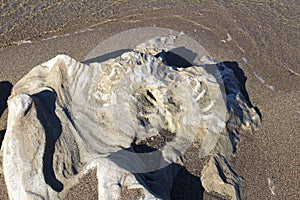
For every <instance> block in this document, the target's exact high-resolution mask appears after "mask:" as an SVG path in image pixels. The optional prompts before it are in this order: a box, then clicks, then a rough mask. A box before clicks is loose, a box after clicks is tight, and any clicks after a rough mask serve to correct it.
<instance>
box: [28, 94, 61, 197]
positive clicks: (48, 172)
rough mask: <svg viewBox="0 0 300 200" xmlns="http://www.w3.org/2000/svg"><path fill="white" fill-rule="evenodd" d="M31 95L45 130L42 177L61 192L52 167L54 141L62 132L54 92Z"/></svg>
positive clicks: (59, 183)
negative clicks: (56, 111)
mask: <svg viewBox="0 0 300 200" xmlns="http://www.w3.org/2000/svg"><path fill="white" fill-rule="evenodd" d="M31 97H32V99H33V101H34V103H35V105H36V110H37V118H38V119H39V121H40V123H41V124H42V126H43V128H44V130H45V132H46V133H45V134H46V135H45V137H46V144H45V150H44V156H43V174H44V179H45V182H46V183H47V184H48V185H49V186H50V187H51V188H52V189H53V190H55V191H57V192H61V191H62V190H63V184H62V183H61V182H60V181H59V180H57V179H56V176H55V172H54V169H53V156H54V151H55V143H56V141H57V140H58V139H59V137H60V135H61V132H62V126H61V122H60V120H59V118H58V117H57V115H56V114H55V102H56V94H55V93H54V92H52V91H49V90H44V91H42V92H39V93H37V94H34V95H32V96H31Z"/></svg>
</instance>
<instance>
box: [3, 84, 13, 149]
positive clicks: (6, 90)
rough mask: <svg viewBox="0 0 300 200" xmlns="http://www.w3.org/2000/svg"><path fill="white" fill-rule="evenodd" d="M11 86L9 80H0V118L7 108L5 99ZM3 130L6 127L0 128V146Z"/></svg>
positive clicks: (4, 130)
mask: <svg viewBox="0 0 300 200" xmlns="http://www.w3.org/2000/svg"><path fill="white" fill-rule="evenodd" d="M12 87H13V85H12V84H11V82H9V81H1V82H0V118H1V117H2V115H3V113H4V111H5V110H6V109H7V99H8V97H9V96H10V94H11V90H12ZM5 117H7V116H5ZM5 120H6V119H5ZM5 132H6V129H3V130H0V148H1V146H2V142H3V140H4V135H5Z"/></svg>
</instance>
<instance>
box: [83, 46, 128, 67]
mask: <svg viewBox="0 0 300 200" xmlns="http://www.w3.org/2000/svg"><path fill="white" fill-rule="evenodd" d="M130 51H132V49H120V50H118V51H113V52H110V53H107V54H104V55H102V56H98V57H94V58H90V59H88V60H84V61H83V62H82V63H84V64H90V63H94V62H99V63H100V62H104V61H106V60H108V59H111V58H116V57H118V56H120V55H122V54H123V53H126V52H130Z"/></svg>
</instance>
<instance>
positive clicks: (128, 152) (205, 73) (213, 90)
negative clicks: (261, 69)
mask: <svg viewBox="0 0 300 200" xmlns="http://www.w3.org/2000/svg"><path fill="white" fill-rule="evenodd" d="M175 38H176V37H174V36H170V37H160V38H156V39H154V40H151V41H149V42H147V43H145V44H142V45H139V46H138V47H137V48H136V49H135V51H132V52H128V53H124V54H122V55H121V56H119V57H117V58H115V59H110V60H107V61H105V62H103V63H90V64H82V63H80V62H77V61H76V60H74V59H72V58H70V57H68V56H66V55H59V56H57V57H55V58H53V59H51V60H50V61H48V62H46V63H43V64H41V65H39V66H37V67H35V68H34V69H33V70H31V71H30V72H29V73H28V74H27V75H26V76H24V77H23V78H22V79H21V80H20V81H19V82H18V83H17V84H16V85H15V86H14V88H13V91H12V94H11V96H10V98H9V101H8V108H9V114H8V125H7V131H6V135H5V138H4V141H3V145H2V151H3V169H4V176H5V181H6V184H7V188H8V193H9V197H10V198H11V199H64V198H65V195H66V194H67V192H68V190H69V189H70V188H71V187H72V186H73V185H75V184H76V183H77V182H78V181H79V179H80V177H82V176H83V175H84V174H86V173H88V172H89V171H90V170H92V169H95V168H96V170H97V179H98V198H99V199H120V198H121V197H122V193H124V191H126V190H130V189H132V190H136V191H139V192H138V193H139V195H138V196H139V198H141V199H170V191H171V189H172V182H173V179H174V177H175V175H176V172H177V170H176V169H175V168H174V169H173V168H172V165H171V164H172V163H175V162H177V163H180V159H181V157H182V155H183V154H184V151H185V150H186V149H187V148H188V147H189V145H190V144H191V143H192V142H193V141H195V140H197V141H200V142H202V145H201V148H200V149H199V158H196V159H202V158H208V159H207V160H208V163H207V164H206V166H205V167H204V169H203V171H202V176H201V181H202V184H203V186H204V188H205V190H207V191H208V192H212V193H217V194H219V195H221V196H223V197H228V198H230V199H238V198H239V189H240V186H239V185H240V178H239V177H238V175H236V174H235V173H234V171H233V170H232V169H231V167H230V165H229V161H230V156H231V155H232V153H234V151H235V148H236V143H237V141H238V134H239V131H245V130H246V131H247V130H251V128H252V127H255V126H256V125H257V124H258V122H259V118H258V115H257V114H256V112H255V110H254V109H253V108H251V107H250V105H249V104H248V102H247V100H246V99H245V98H244V97H243V94H242V93H241V91H240V89H241V88H240V86H239V84H238V81H237V80H236V79H235V78H234V76H233V72H232V71H231V70H230V69H228V68H226V66H224V65H222V64H218V65H215V64H214V62H212V61H210V60H209V59H207V63H208V62H210V63H208V64H207V65H201V66H192V65H190V66H186V65H185V66H177V65H176V64H173V63H172V64H170V63H171V62H170V59H168V56H170V54H168V51H169V50H171V49H172V42H173V40H174V39H175ZM223 81H224V84H223Z"/></svg>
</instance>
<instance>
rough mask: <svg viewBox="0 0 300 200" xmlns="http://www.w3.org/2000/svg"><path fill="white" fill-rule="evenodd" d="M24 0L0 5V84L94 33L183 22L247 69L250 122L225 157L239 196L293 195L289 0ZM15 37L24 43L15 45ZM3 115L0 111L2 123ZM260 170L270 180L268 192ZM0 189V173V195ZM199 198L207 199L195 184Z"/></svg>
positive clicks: (298, 169)
mask: <svg viewBox="0 0 300 200" xmlns="http://www.w3.org/2000/svg"><path fill="white" fill-rule="evenodd" d="M24 2H25V1H24ZM26 2H27V1H26ZM30 2H31V3H27V4H24V5H23V6H20V5H12V7H11V8H9V6H7V7H3V5H0V6H1V7H0V8H1V10H0V13H1V14H0V26H1V27H0V47H1V50H0V69H1V70H0V84H1V83H2V82H3V81H10V82H11V83H12V84H15V83H16V82H17V81H18V80H19V79H20V78H21V77H22V76H24V75H25V74H26V73H27V72H28V71H29V70H30V69H32V67H34V66H36V65H38V64H40V63H42V62H45V61H47V60H48V59H50V58H52V57H54V56H55V55H57V54H61V53H64V54H68V55H69V56H71V57H73V58H75V59H77V60H81V61H83V60H84V59H85V57H86V56H87V55H88V53H89V52H90V51H91V50H92V49H94V48H95V47H96V46H97V45H98V44H99V43H100V42H101V41H103V40H104V39H106V38H108V37H109V36H112V35H114V34H116V33H119V32H121V31H124V30H128V29H130V28H137V27H147V26H151V27H152V26H156V27H164V28H170V29H174V30H176V31H179V32H180V31H183V32H184V33H185V34H187V35H189V36H190V37H192V38H194V39H195V40H196V41H198V42H199V43H200V44H201V45H202V46H203V47H204V48H205V49H206V50H207V52H209V54H210V55H211V56H212V57H214V58H216V59H218V60H219V61H236V62H238V65H239V67H240V68H241V69H242V70H243V72H244V74H245V76H246V77H247V81H246V89H247V92H248V94H249V97H250V100H251V102H252V104H253V106H255V107H257V108H258V109H259V111H260V112H261V114H262V125H261V126H260V127H259V130H258V131H256V132H253V134H252V135H250V134H249V135H241V141H240V143H239V148H238V151H237V155H236V156H235V157H234V158H233V163H232V167H233V169H234V170H235V171H236V172H237V173H238V174H239V175H240V176H242V177H243V178H244V182H243V185H242V186H243V187H242V190H241V197H242V199H299V198H300V190H299V188H300V181H299V180H300V157H299V144H300V137H299V130H300V123H299V119H300V103H299V99H300V91H299V88H300V66H299V53H300V50H299V47H300V41H299V40H300V37H299V36H300V34H299V33H300V31H299V30H300V14H299V10H300V3H299V2H298V1H296V0H294V1H285V2H282V3H279V2H277V1H276V2H273V1H272V2H273V3H272V2H271V1H264V2H263V3H254V2H248V1H235V2H231V3H222V2H221V1H210V3H207V2H196V1H193V3H183V2H171V1H168V2H167V1H159V2H157V1H145V2H139V1H129V2H127V1H116V2H115V3H112V1H101V3H93V4H91V3H88V1H86V2H85V1H72V3H70V2H68V3H66V2H63V1H53V2H52V3H48V4H47V3H45V4H44V2H46V1H36V2H35V1H30ZM99 2H100V1H99ZM36 4H38V5H36ZM24 10H25V11H26V10H30V12H24ZM13 11H14V12H13ZM20 16H21V17H20ZM12 22H13V23H12ZM53 36H54V37H53ZM50 38H53V39H50ZM22 41H23V42H22ZM24 41H27V42H29V41H30V43H25V44H20V43H24ZM6 116H7V114H6V112H4V113H3V114H2V113H1V118H0V122H1V127H0V128H1V129H2V130H0V131H2V132H3V131H4V130H5V127H4V126H5V118H6ZM2 124H4V126H2ZM193 156H195V157H197V156H196V152H195V155H191V157H193ZM197 158H198V157H197ZM186 165H187V166H186V169H187V170H189V171H190V172H191V174H194V175H195V177H197V175H199V174H198V172H197V171H199V169H197V167H196V166H197V165H196V164H195V162H188V163H186ZM268 179H269V180H271V181H273V183H274V185H275V190H274V193H275V194H274V195H273V194H272V193H271V191H270V189H269V185H268ZM93 181H94V176H92V175H90V176H88V177H86V178H85V179H84V180H83V181H82V183H81V185H80V186H78V187H79V188H83V189H82V190H86V187H83V186H86V185H89V184H91V183H95V182H93ZM95 187H96V186H95ZM91 191H94V192H95V191H96V190H95V189H91ZM85 194H87V195H88V194H90V196H85V197H84V199H93V198H94V197H95V194H93V192H90V193H85ZM74 196H76V195H74ZM89 197H90V198H89ZM7 198H8V197H7V194H6V193H5V185H4V181H3V177H2V175H1V177H0V199H7ZM74 198H75V197H74ZM76 199H80V198H76ZM177 199H183V197H180V198H179V197H178V198H177ZM203 199H217V198H216V197H213V196H211V195H207V194H206V193H204V195H203Z"/></svg>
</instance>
